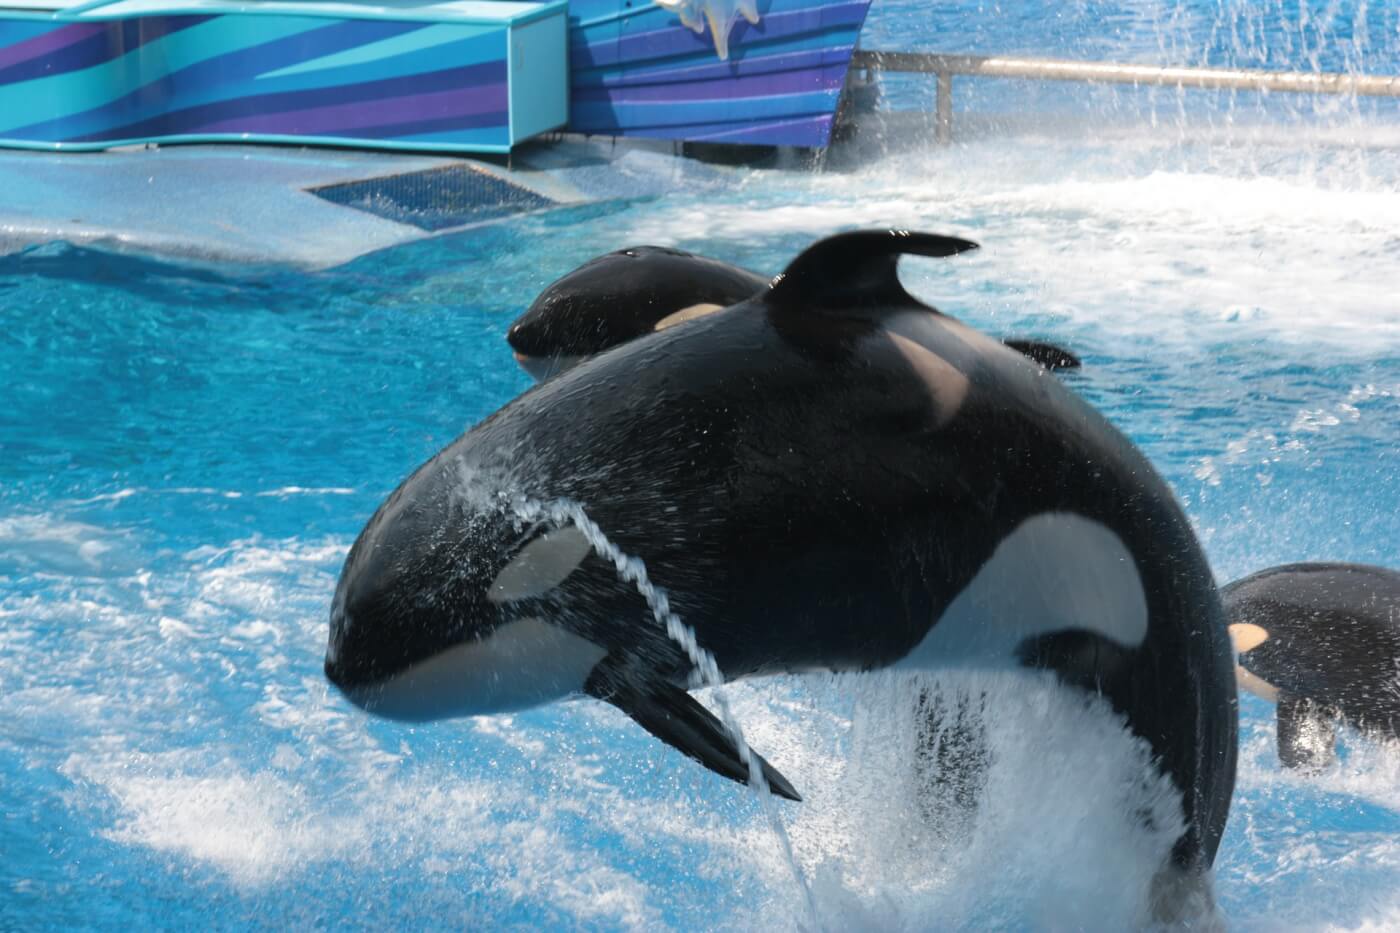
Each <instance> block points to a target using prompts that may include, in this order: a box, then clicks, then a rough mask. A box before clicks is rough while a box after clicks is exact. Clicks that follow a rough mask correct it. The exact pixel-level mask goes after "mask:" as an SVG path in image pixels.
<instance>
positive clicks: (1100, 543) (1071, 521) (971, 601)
mask: <svg viewBox="0 0 1400 933" xmlns="http://www.w3.org/2000/svg"><path fill="white" fill-rule="evenodd" d="M1062 631H1087V632H1093V633H1095V634H1098V635H1101V636H1103V637H1104V638H1107V639H1109V640H1110V641H1113V642H1115V643H1117V644H1119V645H1122V646H1124V647H1127V648H1133V647H1136V646H1138V645H1140V644H1142V641H1143V639H1144V638H1145V637H1146V636H1147V596H1146V594H1145V593H1144V592H1143V588H1142V579H1141V577H1140V576H1139V574H1138V571H1137V563H1136V561H1134V560H1133V555H1132V554H1131V553H1130V552H1129V551H1128V549H1127V548H1126V547H1125V546H1124V545H1123V542H1122V540H1120V539H1119V537H1118V535H1116V534H1114V533H1113V532H1112V531H1110V530H1109V529H1108V528H1107V527H1105V526H1104V525H1102V524H1100V523H1099V522H1096V521H1094V520H1092V519H1088V518H1085V517H1083V516H1082V515H1076V514H1074V513H1072V512H1044V513H1042V514H1040V515H1036V516H1033V517H1031V518H1028V519H1026V520H1025V521H1024V522H1022V523H1021V524H1020V525H1018V526H1017V527H1016V529H1015V530H1014V531H1012V532H1011V534H1009V535H1007V536H1006V537H1005V538H1003V539H1002V541H1001V543H1000V544H999V545H997V548H996V550H995V551H994V552H993V553H992V556H991V558H989V559H988V561H987V562H986V563H985V564H983V565H982V568H981V570H979V571H978V572H977V575H976V576H975V577H973V579H972V582H971V583H969V584H968V585H967V587H966V588H965V589H963V591H962V592H961V593H959V594H958V595H957V597H956V598H954V600H953V602H952V603H951V604H949V606H948V608H947V610H946V611H944V613H943V615H942V617H941V618H939V620H938V622H937V623H936V624H935V625H934V626H933V628H932V629H930V630H929V633H928V634H927V635H925V636H924V639H923V641H921V642H920V643H919V644H918V646H917V647H916V648H915V649H914V650H913V651H911V652H910V653H909V655H908V656H906V657H905V658H904V659H903V660H902V661H900V662H899V664H898V665H896V666H897V667H911V668H931V667H950V666H960V665H966V666H986V667H992V668H1005V667H1008V666H1014V665H1015V664H1016V663H1017V654H1016V652H1017V648H1018V647H1019V646H1020V645H1021V644H1022V643H1024V642H1025V641H1026V640H1027V639H1030V638H1035V637H1036V636H1039V635H1048V634H1050V633H1052V632H1062Z"/></svg>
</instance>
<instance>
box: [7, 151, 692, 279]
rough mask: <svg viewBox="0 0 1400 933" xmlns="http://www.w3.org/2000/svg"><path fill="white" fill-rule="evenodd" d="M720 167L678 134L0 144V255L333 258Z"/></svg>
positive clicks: (327, 261)
mask: <svg viewBox="0 0 1400 933" xmlns="http://www.w3.org/2000/svg"><path fill="white" fill-rule="evenodd" d="M714 171H719V169H715V168H712V167H710V166H705V165H703V164H700V163H695V162H692V161H690V160H684V159H677V158H675V157H674V156H673V155H672V146H671V144H670V143H641V142H638V143H629V144H628V145H626V146H615V145H613V144H612V142H611V141H610V140H609V141H597V142H594V141H589V140H585V139H581V138H579V139H569V140H565V141H562V142H555V143H553V144H551V145H548V146H538V147H533V148H527V149H526V150H524V151H521V152H518V153H517V154H516V155H515V156H514V157H513V159H512V161H511V163H510V165H509V166H506V165H503V164H500V163H498V162H489V161H484V160H477V159H465V158H439V157H434V156H423V155H406V154H397V153H388V152H359V151H348V150H334V149H301V148H280V147H271V146H176V147H167V148H145V147H142V148H133V149H124V150H115V151H108V152H100V153H85V154H77V153H44V152H24V151H0V191H4V192H5V193H6V196H5V198H4V199H3V200H0V253H5V252H13V251H15V250H18V249H23V248H25V247H28V246H33V245H36V244H42V243H47V242H52V241H55V240H63V241H67V242H71V243H80V244H86V245H98V246H103V247H106V248H111V249H132V250H140V251H142V252H147V253H155V254H160V255H168V256H179V257H186V258H193V259H207V260H218V261H233V262H253V263H287V264H292V265H297V266H303V267H313V268H315V267H325V266H332V265H337V264H339V263H343V262H347V261H349V260H351V259H353V258H355V257H356V256H360V255H363V254H365V253H368V252H373V251H375V250H378V249H384V248H386V247H390V246H395V245H397V244H400V243H406V242H409V241H411V240H416V239H421V238H423V237H427V236H433V235H436V234H438V233H441V232H444V231H447V230H452V229H461V228H463V227H468V226H471V225H473V224H475V223H486V222H490V221H492V220H495V219H499V218H500V217H501V216H503V215H506V214H509V213H513V212H519V211H522V210H532V209H541V208H544V207H552V206H557V205H567V204H577V203H584V202H589V201H602V200H608V199H613V198H622V197H629V198H631V197H638V196H645V195H647V194H660V193H662V192H663V191H665V190H666V189H667V187H668V186H670V185H671V184H674V183H675V182H676V180H677V175H678V174H685V173H704V172H714ZM317 189H320V190H321V193H320V194H319V195H318V194H317V193H316V191H317ZM381 208H383V209H381Z"/></svg>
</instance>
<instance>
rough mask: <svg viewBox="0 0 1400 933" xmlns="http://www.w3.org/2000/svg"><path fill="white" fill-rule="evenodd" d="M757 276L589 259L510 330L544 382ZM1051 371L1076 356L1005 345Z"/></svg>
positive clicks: (697, 266) (763, 283)
mask: <svg viewBox="0 0 1400 933" xmlns="http://www.w3.org/2000/svg"><path fill="white" fill-rule="evenodd" d="M768 281H769V280H768V279H765V278H763V277H762V276H761V275H759V274H758V273H757V272H750V271H749V270H748V269H744V268H741V267H739V266H734V265H730V264H729V263H726V262H721V261H720V260H718V259H710V258H709V257H707V256H698V255H696V254H695V253H687V252H685V251H684V250H679V249H671V248H669V247H665V246H632V247H629V248H627V249H620V250H617V251H616V252H612V253H608V254H606V255H603V256H599V257H597V258H596V259H590V260H589V261H588V262H586V263H584V264H583V265H582V266H579V267H578V268H577V269H575V270H574V271H572V272H570V273H569V274H567V275H565V276H564V277H563V278H561V279H558V280H557V281H555V282H553V283H551V284H550V285H549V287H548V288H546V289H545V290H544V291H543V292H541V293H540V296H539V297H538V298H536V299H535V300H534V303H532V304H531V305H530V307H529V308H527V309H525V313H524V314H522V315H521V316H520V317H518V318H516V320H515V322H514V323H513V324H511V325H510V328H509V330H507V331H506V341H507V342H508V343H509V344H510V346H511V349H512V350H513V351H514V352H515V359H516V362H518V363H519V364H520V366H521V368H522V369H524V370H525V371H526V372H527V373H529V374H530V375H531V376H534V377H535V378H536V379H547V378H548V377H550V376H553V375H555V374H556V373H560V372H563V371H564V370H566V369H568V368H569V367H571V366H574V365H576V364H577V363H578V362H579V361H580V360H583V359H586V358H587V357H590V356H593V355H594V354H597V353H601V352H603V351H604V350H608V349H610V348H612V347H615V346H617V345H618V344H622V343H626V342H627V341H629V340H635V339H637V338H638V337H642V336H644V335H646V334H652V333H655V332H657V331H662V330H666V329H667V328H670V327H674V326H675V325H677V324H682V323H684V322H686V321H690V320H694V319H695V318H699V317H704V316H705V315H707V314H713V313H714V312H716V311H721V310H723V309H725V308H727V307H729V306H730V305H733V304H737V303H738V302H740V301H743V300H745V299H747V298H752V297H754V296H755V295H757V294H759V293H760V292H761V291H762V290H763V289H765V288H767V287H768ZM1003 342H1004V343H1005V344H1006V345H1007V346H1008V347H1010V348H1011V349H1013V350H1015V351H1016V352H1018V353H1021V354H1024V355H1025V356H1028V357H1030V358H1031V359H1033V360H1035V361H1036V362H1037V363H1039V364H1040V365H1042V366H1044V367H1046V368H1047V369H1073V368H1076V367H1078V366H1079V365H1080V361H1079V357H1077V356H1075V355H1074V354H1073V353H1071V352H1070V351H1068V350H1066V349H1064V348H1063V347H1058V346H1056V345H1055V344H1052V343H1046V342H1044V341H1040V340H1026V339H1019V338H1018V339H1009V340H1006V341H1003Z"/></svg>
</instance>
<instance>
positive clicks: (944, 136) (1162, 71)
mask: <svg viewBox="0 0 1400 933" xmlns="http://www.w3.org/2000/svg"><path fill="white" fill-rule="evenodd" d="M851 65H852V66H853V67H856V68H866V69H870V70H872V71H904V72H915V73H921V74H933V75H936V76H937V78H938V101H937V105H938V119H937V124H936V126H937V129H936V136H937V139H938V141H939V142H948V141H949V140H950V139H951V138H952V135H953V76H954V75H969V76H976V77H983V78H1030V79H1034V80H1040V81H1085V82H1089V83H1094V84H1133V85H1138V86H1142V85H1149V86H1158V87H1178V88H1186V87H1191V88H1216V89H1226V90H1247V91H1265V92H1267V91H1284V92H1288V93H1296V94H1351V95H1355V96H1358V97H1400V76H1388V75H1349V74H1340V73H1336V72H1296V71H1255V70H1250V69H1246V68H1176V67H1167V68H1163V67H1158V66H1156V65H1120V64H1110V63H1107V62H1076V61H1067V60H1065V59H1058V58H1008V57H1005V56H999V55H936V54H927V53H922V52H879V51H869V50H857V51H856V53H855V55H854V56H853V57H852V59H851Z"/></svg>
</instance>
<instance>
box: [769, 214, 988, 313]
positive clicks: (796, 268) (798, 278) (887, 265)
mask: <svg viewBox="0 0 1400 933" xmlns="http://www.w3.org/2000/svg"><path fill="white" fill-rule="evenodd" d="M972 249H977V244H976V243H973V242H972V241H971V240H963V239H959V238H958V237H952V236H940V235H939V234H936V233H916V232H913V231H910V230H855V231H852V232H850V233H838V234H836V235H835V236H829V237H827V238H826V239H823V240H818V241H817V242H815V243H813V244H812V245H811V246H809V247H807V248H806V249H805V250H803V251H802V252H801V253H799V254H798V256H797V258H796V259H794V260H793V261H792V262H790V263H788V267H787V268H786V269H784V270H783V271H782V273H781V274H779V275H778V277H777V278H775V279H774V280H773V283H772V285H770V286H769V290H768V294H767V295H766V296H765V298H766V300H767V301H768V302H770V303H773V304H780V305H807V306H814V307H828V308H831V307H836V308H852V307H854V308H860V307H875V306H880V305H886V306H888V305H892V304H893V305H904V306H907V305H910V304H915V305H918V304H922V303H921V302H920V301H919V300H918V299H916V298H914V297H913V296H912V295H910V294H909V293H908V292H907V291H905V290H904V286H903V285H901V284H900V282H899V273H898V267H899V257H900V256H903V255H905V254H911V255H915V256H933V257H939V258H941V257H944V256H956V255H957V254H958V253H965V252H967V251H968V250H972Z"/></svg>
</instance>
